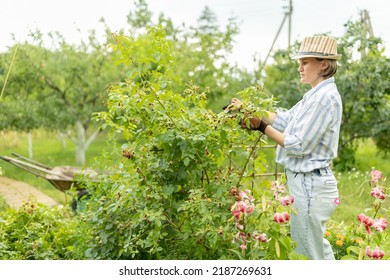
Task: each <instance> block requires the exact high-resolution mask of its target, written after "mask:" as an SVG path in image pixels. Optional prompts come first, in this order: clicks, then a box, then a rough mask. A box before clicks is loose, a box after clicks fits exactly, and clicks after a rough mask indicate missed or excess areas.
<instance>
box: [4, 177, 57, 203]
mask: <svg viewBox="0 0 390 280" xmlns="http://www.w3.org/2000/svg"><path fill="white" fill-rule="evenodd" d="M0 196H1V197H2V198H3V199H4V200H5V201H6V203H7V204H8V205H9V207H12V208H15V209H18V208H19V207H20V206H22V205H23V203H24V201H27V200H28V199H29V198H30V196H35V197H36V199H37V201H38V202H40V203H43V204H46V205H48V206H55V205H57V204H58V202H57V201H55V200H54V199H53V198H51V197H49V196H48V195H46V194H44V193H42V192H41V191H39V190H38V189H37V188H35V187H34V186H31V185H29V184H27V183H24V182H20V181H16V180H13V179H10V178H7V177H4V176H0Z"/></svg>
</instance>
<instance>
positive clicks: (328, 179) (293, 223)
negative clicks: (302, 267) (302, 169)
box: [286, 168, 339, 260]
mask: <svg viewBox="0 0 390 280" xmlns="http://www.w3.org/2000/svg"><path fill="white" fill-rule="evenodd" d="M286 177H287V186H288V189H289V191H290V194H291V195H292V196H293V197H294V203H293V204H292V206H293V208H294V209H295V210H296V214H294V213H292V214H291V220H290V227H291V238H292V239H293V240H294V241H295V242H297V247H296V252H297V253H299V254H303V255H305V256H307V257H308V258H309V259H311V260H334V254H333V250H332V247H331V245H330V243H329V241H328V240H327V239H325V238H324V234H325V230H326V222H327V221H328V220H329V218H330V216H331V215H332V213H333V212H334V210H335V209H336V206H337V204H336V200H335V199H336V198H338V196H339V193H338V189H337V181H336V178H335V177H334V175H333V173H332V171H331V170H330V168H324V169H320V170H318V169H317V170H315V171H313V172H308V173H296V172H293V171H291V170H288V169H287V170H286Z"/></svg>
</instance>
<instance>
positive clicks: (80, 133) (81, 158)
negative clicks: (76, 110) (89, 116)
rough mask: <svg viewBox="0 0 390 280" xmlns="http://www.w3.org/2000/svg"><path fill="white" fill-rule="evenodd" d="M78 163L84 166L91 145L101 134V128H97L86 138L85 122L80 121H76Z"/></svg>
mask: <svg viewBox="0 0 390 280" xmlns="http://www.w3.org/2000/svg"><path fill="white" fill-rule="evenodd" d="M76 133H77V139H76V164H78V165H81V166H84V165H85V163H86V153H87V150H88V147H89V145H91V143H92V142H93V140H95V138H96V137H97V135H98V134H99V130H96V131H95V132H94V133H92V135H91V136H90V137H89V138H88V140H86V131H85V128H84V126H83V124H82V123H81V122H80V121H77V122H76Z"/></svg>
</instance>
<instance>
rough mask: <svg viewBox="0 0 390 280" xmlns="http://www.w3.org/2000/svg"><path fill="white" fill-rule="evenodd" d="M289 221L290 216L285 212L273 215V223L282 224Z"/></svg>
mask: <svg viewBox="0 0 390 280" xmlns="http://www.w3.org/2000/svg"><path fill="white" fill-rule="evenodd" d="M289 220H290V215H289V214H288V213H287V212H283V213H275V214H274V221H275V222H277V223H280V224H282V223H285V222H288V221H289Z"/></svg>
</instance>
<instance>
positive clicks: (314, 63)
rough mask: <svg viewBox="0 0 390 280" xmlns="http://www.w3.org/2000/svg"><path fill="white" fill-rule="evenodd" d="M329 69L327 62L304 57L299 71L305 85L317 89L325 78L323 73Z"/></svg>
mask: <svg viewBox="0 0 390 280" xmlns="http://www.w3.org/2000/svg"><path fill="white" fill-rule="evenodd" d="M326 68H327V64H326V62H325V60H318V59H316V58H314V57H304V58H301V59H299V67H298V71H299V74H300V77H301V79H300V81H301V83H303V84H310V85H311V87H312V88H313V87H315V86H316V85H317V84H318V83H319V82H321V81H323V80H324V78H323V77H322V76H321V72H322V71H323V70H325V69H326Z"/></svg>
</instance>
